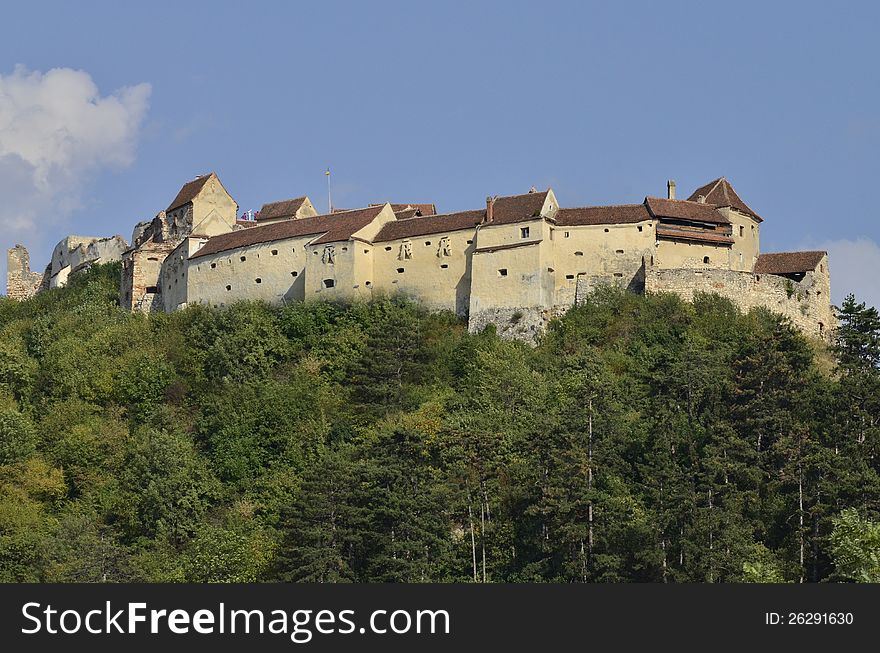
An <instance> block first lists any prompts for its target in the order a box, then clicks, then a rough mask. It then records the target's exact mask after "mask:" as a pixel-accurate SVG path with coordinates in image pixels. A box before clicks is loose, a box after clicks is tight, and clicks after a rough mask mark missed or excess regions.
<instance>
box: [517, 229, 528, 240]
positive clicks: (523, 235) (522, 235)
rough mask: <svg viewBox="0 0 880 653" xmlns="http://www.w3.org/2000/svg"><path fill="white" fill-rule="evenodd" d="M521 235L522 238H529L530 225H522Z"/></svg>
mask: <svg viewBox="0 0 880 653" xmlns="http://www.w3.org/2000/svg"><path fill="white" fill-rule="evenodd" d="M519 237H520V238H528V237H529V228H528V227H521V228H520V230H519Z"/></svg>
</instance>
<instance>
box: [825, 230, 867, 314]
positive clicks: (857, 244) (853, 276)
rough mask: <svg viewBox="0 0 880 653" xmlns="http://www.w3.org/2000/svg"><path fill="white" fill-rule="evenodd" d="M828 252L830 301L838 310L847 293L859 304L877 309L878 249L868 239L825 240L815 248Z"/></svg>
mask: <svg viewBox="0 0 880 653" xmlns="http://www.w3.org/2000/svg"><path fill="white" fill-rule="evenodd" d="M818 249H824V250H826V251H827V252H828V265H829V268H830V271H831V298H832V301H834V303H835V304H837V305H838V306H839V305H840V303H841V302H842V301H843V298H844V297H846V295H848V294H849V293H853V294H854V295H855V296H856V299H857V300H858V301H860V302H865V303H866V304H868V305H873V306H877V307H878V308H880V245H878V244H877V243H875V242H874V241H873V240H871V239H870V238H866V237H859V238H857V239H855V240H845V239H844V240H827V241H825V242H824V243H821V244H820V245H819V246H818Z"/></svg>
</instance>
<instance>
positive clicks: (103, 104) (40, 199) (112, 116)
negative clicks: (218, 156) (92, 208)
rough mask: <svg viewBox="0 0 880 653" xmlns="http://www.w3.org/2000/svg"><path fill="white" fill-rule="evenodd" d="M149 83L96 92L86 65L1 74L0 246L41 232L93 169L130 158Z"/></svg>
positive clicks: (68, 206) (63, 211) (74, 202)
mask: <svg viewBox="0 0 880 653" xmlns="http://www.w3.org/2000/svg"><path fill="white" fill-rule="evenodd" d="M150 90H151V88H150V85H149V84H138V85H136V86H126V87H124V88H121V89H119V90H117V91H115V92H114V93H112V94H110V95H105V96H102V95H101V94H100V92H99V91H98V87H97V86H96V85H95V82H94V81H93V80H92V78H91V76H90V75H89V74H88V73H86V72H84V71H81V70H72V69H70V68H55V69H53V70H50V71H48V72H46V73H42V72H32V71H29V70H27V69H26V68H24V67H23V66H17V67H16V68H15V70H14V71H13V72H12V74H10V75H6V76H4V75H0V197H2V198H3V201H2V204H0V233H2V234H3V235H4V238H3V240H4V242H5V243H6V244H5V245H4V248H5V247H10V246H12V245H13V244H14V242H13V241H16V242H17V241H18V240H21V239H23V240H32V239H35V238H36V239H38V240H40V239H41V237H40V233H41V232H42V231H43V230H44V229H45V227H46V225H51V224H53V223H55V224H57V223H58V222H60V221H62V220H63V219H64V218H65V216H66V215H67V214H69V213H70V211H72V210H73V209H74V208H76V207H77V206H78V205H79V202H80V198H81V196H82V192H83V189H84V187H85V185H86V184H87V183H88V181H89V179H90V178H91V177H92V175H94V174H95V173H96V172H97V171H99V170H101V169H105V168H111V169H112V168H121V167H124V166H127V165H129V164H130V163H131V162H132V161H133V159H134V153H135V146H136V143H137V137H138V133H139V131H140V127H141V123H142V121H143V119H144V116H145V114H146V112H147V108H148V101H149V97H150ZM4 259H5V257H4ZM35 263H37V264H39V263H40V262H39V261H35Z"/></svg>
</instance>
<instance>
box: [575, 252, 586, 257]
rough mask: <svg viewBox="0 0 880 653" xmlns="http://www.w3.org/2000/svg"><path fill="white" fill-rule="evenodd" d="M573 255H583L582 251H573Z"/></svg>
mask: <svg viewBox="0 0 880 653" xmlns="http://www.w3.org/2000/svg"><path fill="white" fill-rule="evenodd" d="M574 255H575V256H583V255H584V253H583V252H575V253H574Z"/></svg>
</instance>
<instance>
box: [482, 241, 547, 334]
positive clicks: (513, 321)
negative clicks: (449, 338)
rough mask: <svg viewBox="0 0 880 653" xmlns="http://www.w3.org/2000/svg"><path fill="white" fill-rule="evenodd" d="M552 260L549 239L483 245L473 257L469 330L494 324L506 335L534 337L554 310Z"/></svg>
mask: <svg viewBox="0 0 880 653" xmlns="http://www.w3.org/2000/svg"><path fill="white" fill-rule="evenodd" d="M514 226H515V225H514ZM551 263H552V258H551V250H550V244H549V242H548V241H540V242H534V243H532V244H528V245H524V246H521V247H513V248H510V249H497V250H493V249H489V250H484V251H479V250H477V251H476V252H475V253H474V255H473V258H472V265H473V273H472V281H471V301H470V310H469V315H468V329H469V330H470V331H471V332H472V333H478V332H480V331H482V330H483V329H484V328H485V327H486V326H487V325H489V324H494V325H495V327H496V329H497V330H498V333H499V334H502V335H504V336H505V337H511V338H516V339H520V340H526V341H533V340H534V339H535V337H536V336H537V334H539V333H541V332H543V330H544V327H545V326H546V323H547V322H548V321H549V320H550V317H551V314H552V308H551V307H552V305H553V284H554V279H553V273H551V272H549V271H548V268H551V267H552V265H551Z"/></svg>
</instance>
